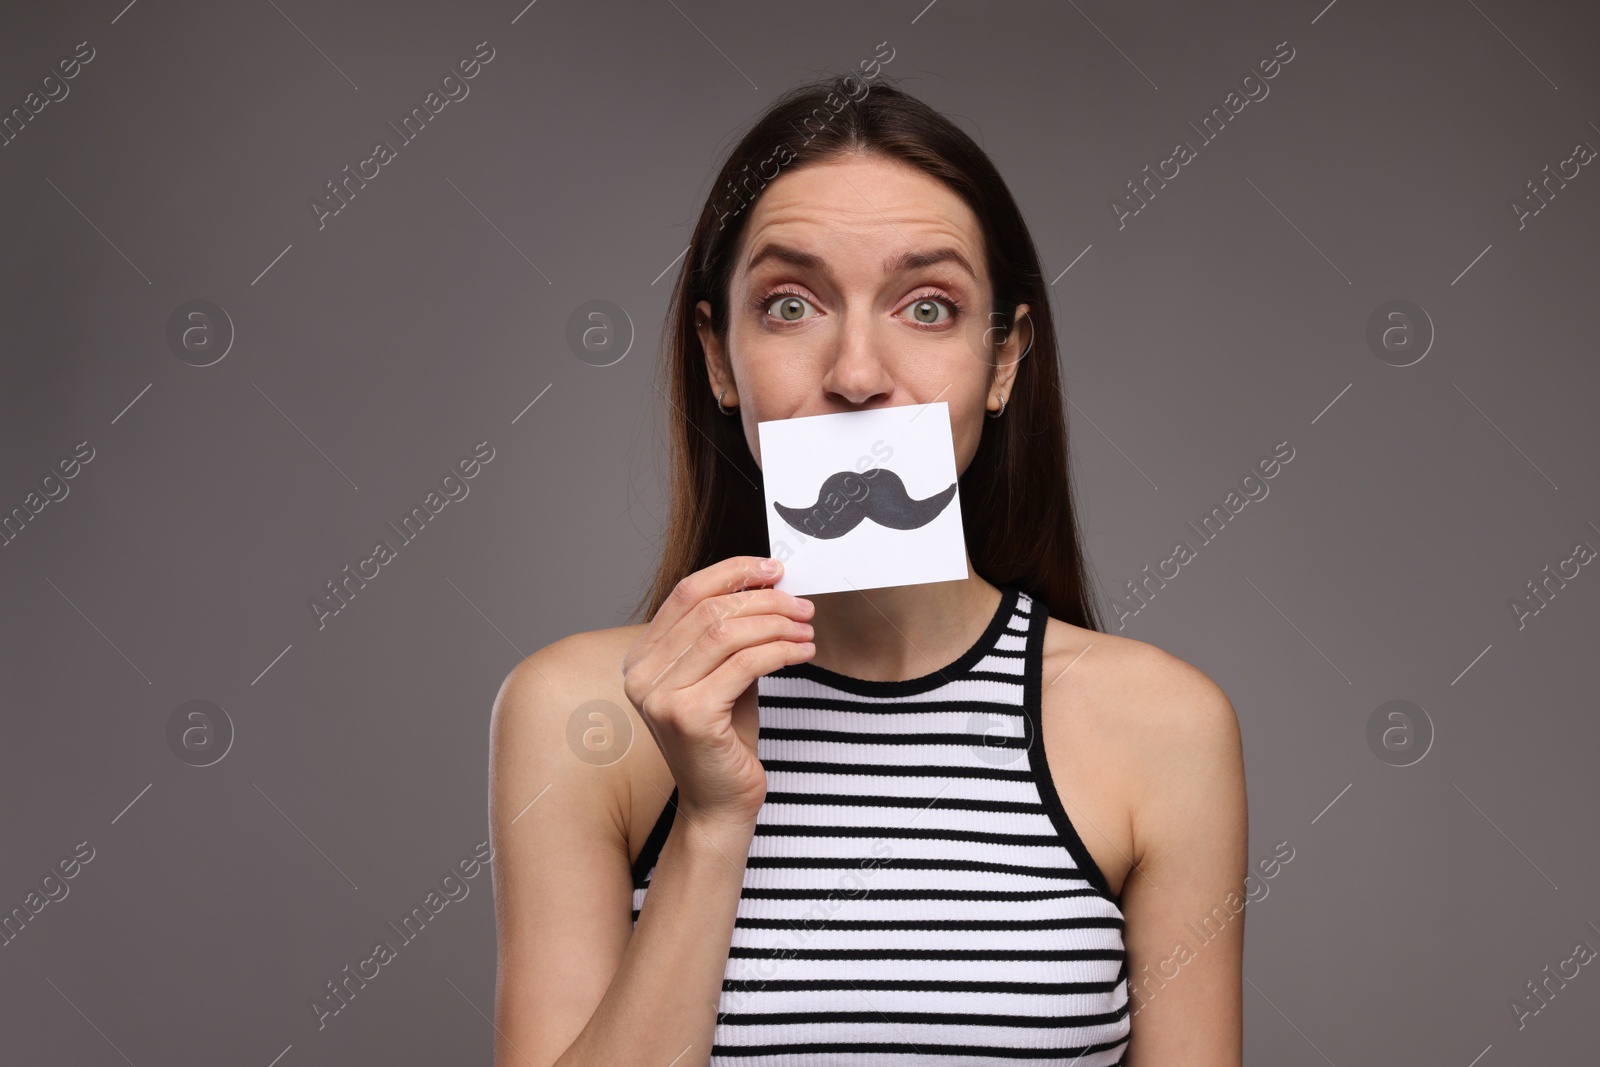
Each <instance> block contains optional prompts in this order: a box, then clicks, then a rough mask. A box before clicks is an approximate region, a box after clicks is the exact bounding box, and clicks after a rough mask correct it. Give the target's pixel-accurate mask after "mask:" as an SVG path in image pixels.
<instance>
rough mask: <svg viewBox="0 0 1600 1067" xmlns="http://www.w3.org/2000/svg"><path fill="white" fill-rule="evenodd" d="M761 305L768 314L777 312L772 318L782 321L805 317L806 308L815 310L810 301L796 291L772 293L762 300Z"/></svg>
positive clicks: (796, 320) (797, 319) (793, 320)
mask: <svg viewBox="0 0 1600 1067" xmlns="http://www.w3.org/2000/svg"><path fill="white" fill-rule="evenodd" d="M763 307H764V309H765V311H766V312H767V313H768V314H772V313H773V312H777V314H776V315H774V318H777V319H779V320H781V321H783V322H799V321H800V320H801V319H803V318H805V313H806V309H807V308H811V309H812V310H813V311H815V310H816V309H815V308H814V307H812V304H811V301H809V300H807V299H806V298H805V297H803V296H801V295H800V294H798V293H774V294H773V295H772V296H770V297H768V298H767V299H766V300H765V301H764V302H763Z"/></svg>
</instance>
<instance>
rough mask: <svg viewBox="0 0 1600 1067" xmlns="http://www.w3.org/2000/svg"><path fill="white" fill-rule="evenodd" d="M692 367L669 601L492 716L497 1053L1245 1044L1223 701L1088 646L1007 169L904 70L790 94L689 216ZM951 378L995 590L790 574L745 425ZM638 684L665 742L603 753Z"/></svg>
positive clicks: (1171, 1048)
mask: <svg viewBox="0 0 1600 1067" xmlns="http://www.w3.org/2000/svg"><path fill="white" fill-rule="evenodd" d="M667 357H668V359H667V363H666V373H667V374H668V376H669V379H670V380H669V383H668V386H667V387H666V388H665V389H664V394H665V395H666V396H667V398H668V400H669V401H670V404H669V408H670V410H669V411H668V412H667V415H668V418H669V420H670V423H671V427H672V431H671V433H672V446H673V468H672V479H673V481H672V513H671V518H670V523H669V528H668V537H667V541H666V546H665V551H664V553H663V558H662V561H661V565H660V569H659V571H658V572H657V575H656V578H655V581H654V584H653V587H652V588H651V590H650V592H649V594H648V596H647V597H646V599H645V602H644V604H643V605H641V607H642V608H643V610H644V614H645V617H646V618H647V619H648V620H649V621H648V622H646V623H641V624H638V625H633V626H624V627H620V628H617V629H610V630H601V631H596V632H591V633H581V634H575V635H573V636H571V637H568V638H565V639H563V640H560V641H557V642H555V643H554V644H552V645H550V646H548V647H546V648H543V649H541V650H539V651H538V652H537V653H535V654H534V655H532V656H530V657H528V659H527V660H525V661H524V662H523V663H521V664H519V665H518V666H517V667H516V668H515V669H514V670H513V671H511V673H510V674H509V675H508V676H507V678H506V680H505V683H504V685H503V686H502V687H501V690H500V693H499V695H498V697H497V699H496V701H495V708H494V716H493V725H492V730H491V736H492V746H493V754H492V772H493V773H492V778H493V782H492V786H491V791H490V819H491V830H492V833H493V835H494V842H495V856H496V862H495V866H494V874H495V899H496V911H497V916H498V935H499V952H500V957H499V965H500V966H499V982H498V995H497V1000H496V1011H495V1014H496V1026H497V1031H498V1038H497V1043H496V1063H497V1064H501V1065H507V1067H509V1065H511V1064H525V1065H533V1067H547V1065H551V1064H560V1065H562V1067H568V1065H576V1064H606V1065H611V1064H660V1065H663V1067H665V1065H668V1064H672V1065H674V1067H687V1065H690V1064H696V1065H704V1064H708V1063H710V1064H743V1065H749V1067H763V1065H765V1067H780V1065H781V1067H798V1065H813V1064H816V1065H821V1064H830V1065H833V1064H850V1065H868V1064H872V1065H876V1064H924V1063H937V1064H979V1063H986V1064H987V1063H998V1062H1005V1061H1011V1060H1020V1059H1029V1060H1032V1061H1033V1062H1034V1063H1052V1064H1055V1063H1059V1064H1067V1063H1072V1064H1076V1065H1077V1067H1102V1065H1107V1064H1125V1065H1129V1067H1168V1065H1171V1064H1176V1063H1182V1064H1184V1065H1185V1067H1223V1065H1237V1064H1239V1062H1240V1057H1241V1053H1240V1048H1241V1043H1242V1035H1241V1021H1240V1020H1241V1003H1240V1001H1241V992H1240V982H1241V959H1242V953H1243V925H1244V920H1243V915H1242V906H1243V898H1242V897H1241V896H1240V893H1241V891H1242V890H1243V888H1244V878H1245V873H1246V872H1245V847H1246V836H1247V834H1246V816H1245V791H1244V772H1243V765H1242V755H1241V751H1240V741H1239V732H1238V726H1237V723H1236V720H1235V716H1234V711H1233V708H1232V706H1231V705H1230V704H1229V702H1228V700H1227V698H1226V696H1224V695H1223V693H1222V692H1221V691H1220V690H1219V689H1218V688H1217V687H1216V686H1215V685H1214V684H1213V683H1212V682H1211V681H1210V680H1209V679H1208V678H1206V676H1205V675H1203V674H1201V673H1200V672H1199V671H1197V670H1196V669H1194V668H1193V667H1190V666H1189V665H1187V664H1185V663H1183V662H1182V661H1180V660H1177V659H1175V658H1174V657H1172V656H1169V655H1167V654H1166V653H1164V652H1161V651H1160V650H1158V649H1156V648H1154V647H1153V646H1151V645H1149V644H1146V643H1143V642H1139V641H1135V640H1132V639H1129V638H1124V637H1117V636H1112V635H1109V634H1105V633H1102V632H1100V628H1099V625H1098V622H1097V619H1096V615H1095V611H1094V608H1093V605H1092V603H1091V596H1090V590H1089V587H1088V584H1087V582H1086V581H1085V567H1084V561H1083V554H1082V551H1081V549H1080V547H1079V544H1078V538H1077V530H1076V518H1075V515H1074V512H1073V509H1072V503H1071V501H1072V498H1071V492H1070V487H1069V483H1068V477H1067V470H1068V467H1067V454H1066V434H1065V427H1064V422H1063V415H1062V400H1063V397H1062V394H1061V391H1060V384H1059V379H1058V374H1057V362H1056V360H1057V356H1056V347H1055V334H1054V327H1053V324H1052V319H1051V314H1050V307H1049V302H1048V299H1047V293H1046V286H1045V284H1044V282H1043V280H1042V275H1041V273H1040V267H1039V261H1038V256H1037V254H1036V252H1035V250H1034V247H1033V243H1032V240H1031V238H1030V237H1029V235H1028V232H1027V229H1026V227H1025V225H1024V223H1023V221H1022V217H1021V213H1020V212H1019V210H1018V208H1017V206H1016V204H1015V202H1014V201H1013V200H1012V198H1011V196H1010V193H1009V192H1008V191H1007V189H1006V186H1005V184H1004V182H1003V181H1002V180H1001V178H1000V176H999V175H998V173H997V172H996V171H995V169H994V167H993V165H992V164H991V163H990V162H989V160H988V158H987V157H986V156H985V155H984V153H983V151H982V150H981V149H979V148H978V146H977V145H976V144H974V143H973V141H972V140H971V139H970V138H969V137H968V136H967V135H966V134H965V133H963V132H962V131H961V130H960V129H959V128H958V127H956V126H955V125H953V124H952V123H950V122H949V121H948V120H946V119H945V118H944V117H942V116H940V115H939V114H938V113H936V112H934V111H933V110H931V109H930V108H928V107H927V106H926V105H924V104H922V103H921V102H919V101H917V100H915V99H914V98H912V97H910V96H909V95H906V94H905V93H903V92H901V91H899V90H897V89H895V88H892V87H890V86H888V85H887V84H883V83H879V84H875V85H872V86H870V87H869V86H868V85H867V84H866V83H865V82H862V81H860V80H857V79H852V78H848V77H847V78H843V79H836V80H831V81H828V82H823V83H818V84H814V85H809V86H803V87H801V88H800V89H797V90H794V91H793V92H791V93H789V94H788V95H786V96H785V97H784V98H783V99H781V100H779V101H778V102H777V103H776V104H774V105H773V106H772V108H771V109H770V110H769V111H768V112H767V113H766V114H765V115H763V116H762V117H761V119H760V120H759V121H757V123H756V124H755V125H754V127H752V129H751V130H750V131H749V132H748V133H747V134H746V135H745V136H744V138H743V139H742V140H741V141H740V143H739V144H738V146H737V147H736V148H735V149H734V150H733V152H732V154H731V156H730V157H729V159H728V161H727V162H726V164H725V165H724V166H723V168H722V172H721V174H720V176H719V178H718V180H717V182H716V185H715V188H714V191H713V193H712V195H711V197H710V198H709V199H708V200H707V203H706V204H705V206H704V208H703V209H702V211H701V213H700V217H699V221H698V224H697V225H696V227H695V231H694V234H693V238H692V241H691V243H690V246H689V250H688V253H687V255H686V256H685V257H684V261H683V267H682V272H681V273H680V275H679V277H678V281H677V285H676V287H675V289H674V293H673V307H672V318H671V321H670V323H669V332H668V335H667ZM936 400H939V401H943V402H945V403H947V404H948V410H949V417H950V421H951V430H952V434H953V438H954V443H955V450H956V461H957V468H958V470H960V471H961V472H962V473H961V478H960V500H961V509H962V522H963V528H964V530H965V535H966V545H967V553H968V567H967V571H968V573H967V577H966V579H965V580H962V581H953V582H939V583H933V584H922V585H912V586H900V587H892V588H877V589H868V590H865V591H851V592H842V593H828V594H820V595H817V596H815V597H814V598H797V597H794V596H791V595H790V594H788V593H785V592H780V591H779V590H777V589H775V588H773V586H774V583H775V582H776V581H777V575H778V573H781V562H778V561H774V562H777V569H776V570H773V571H763V570H761V569H760V564H761V563H762V557H763V556H764V554H765V553H766V551H767V540H766V536H765V535H766V526H765V523H764V519H763V512H762V507H763V494H762V492H761V489H760V484H761V483H760V451H759V438H758V435H757V432H756V426H757V424H758V423H759V422H762V421H766V420H769V419H784V418H794V417H799V416H805V415H817V414H825V413H831V412H840V411H856V410H862V409H868V408H879V407H892V406H896V405H909V404H926V403H930V402H933V401H936ZM619 664H620V666H621V669H620V670H619V669H618V667H619ZM597 701H598V702H602V703H595V702H597ZM603 702H609V705H608V704H607V703H603ZM608 706H614V707H615V709H616V718H617V721H616V722H612V723H608V724H605V725H607V726H609V727H612V728H615V729H616V730H617V731H618V733H619V736H620V735H625V734H627V733H628V729H629V728H630V726H637V725H640V724H642V725H643V726H644V727H646V728H647V729H648V730H649V731H650V734H651V736H652V737H653V739H654V741H655V744H654V745H648V744H636V745H632V746H631V748H629V749H628V751H627V753H626V756H625V757H623V758H615V759H612V760H610V761H608V760H606V759H596V758H594V757H593V755H592V754H589V755H588V757H587V758H580V757H583V756H584V755H585V753H583V752H579V747H580V746H576V745H574V744H571V743H569V738H570V737H571V736H573V729H574V723H575V722H577V723H578V726H579V727H580V728H581V727H584V726H586V725H588V723H589V722H591V721H593V722H601V721H602V720H603V719H604V718H605V716H604V715H603V714H602V715H599V716H598V718H597V717H596V714H595V710H594V709H596V708H601V709H604V708H606V707H608ZM623 709H630V710H626V711H625V710H623ZM634 716H637V719H636V720H635V719H634V718H633V717H634ZM758 723H759V730H758ZM635 732H636V731H635ZM758 737H759V740H758ZM575 753H577V755H575ZM535 800H537V803H533V801H535ZM1235 905H1236V906H1235ZM1201 937H1204V938H1205V940H1203V941H1202V940H1201Z"/></svg>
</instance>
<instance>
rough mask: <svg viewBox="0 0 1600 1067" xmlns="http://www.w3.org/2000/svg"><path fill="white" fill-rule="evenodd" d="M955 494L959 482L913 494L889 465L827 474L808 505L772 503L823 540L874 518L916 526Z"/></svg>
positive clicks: (903, 527)
mask: <svg viewBox="0 0 1600 1067" xmlns="http://www.w3.org/2000/svg"><path fill="white" fill-rule="evenodd" d="M955 495H956V483H955V482H951V483H950V485H949V486H948V487H947V488H945V489H942V490H940V491H939V492H937V493H935V494H933V495H932V496H930V497H928V498H927V499H925V500H912V499H911V494H910V493H907V492H906V483H905V482H903V481H901V480H900V476H899V475H898V474H896V473H895V472H894V471H892V470H889V469H888V468H886V467H874V468H872V469H871V470H869V471H863V472H861V473H857V472H855V471H838V472H836V473H834V474H830V475H828V477H827V478H825V479H823V482H822V488H821V489H819V490H817V502H816V503H815V504H812V505H810V506H808V507H803V508H791V507H787V506H785V505H783V504H779V503H777V502H776V501H774V502H773V505H772V506H773V508H774V509H775V510H776V511H777V513H778V514H779V515H780V516H782V517H783V521H784V522H786V523H788V524H789V525H790V526H792V527H794V528H795V529H796V530H799V531H800V532H801V533H803V534H809V535H810V536H812V537H820V538H821V539H823V540H824V541H829V540H832V539H833V538H835V537H843V536H844V535H845V534H847V533H849V532H850V531H851V530H854V529H855V528H856V527H857V526H859V525H861V520H863V519H871V520H872V521H873V522H875V523H877V524H878V525H879V526H887V527H888V528H889V529H891V530H915V529H917V528H918V527H919V526H926V525H928V523H930V522H932V521H933V520H934V519H936V518H937V517H938V516H939V513H940V512H942V511H943V510H944V509H945V505H947V504H949V503H950V501H951V500H953V499H954V498H955Z"/></svg>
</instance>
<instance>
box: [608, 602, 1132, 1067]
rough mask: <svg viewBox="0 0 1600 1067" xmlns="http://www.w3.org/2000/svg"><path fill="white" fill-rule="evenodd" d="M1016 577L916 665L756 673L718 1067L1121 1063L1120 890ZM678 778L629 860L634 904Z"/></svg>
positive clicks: (715, 1056) (1124, 1000)
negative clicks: (1049, 760) (751, 758)
mask: <svg viewBox="0 0 1600 1067" xmlns="http://www.w3.org/2000/svg"><path fill="white" fill-rule="evenodd" d="M1001 593H1002V598H1001V601H1000V606H999V608H998V609H997V610H996V612H995V615H994V618H993V619H992V620H991V621H990V623H989V625H988V627H987V628H986V629H985V631H984V633H983V635H982V637H980V638H979V639H978V641H977V643H976V644H975V645H973V646H972V648H970V649H968V650H967V651H966V652H965V653H964V654H963V655H962V656H961V657H960V658H959V659H957V660H956V661H955V662H954V663H951V664H950V665H949V666H947V667H945V668H944V669H942V670H938V671H934V672H933V673H931V674H927V675H924V676H922V677H920V678H912V679H909V680H907V681H891V682H884V681H867V680H863V679H858V678H851V677H849V676H846V675H842V674H837V673H835V672H833V671H829V670H827V669H825V668H822V667H817V666H815V665H813V664H811V663H797V664H792V665H790V666H786V667H782V668H780V669H778V670H776V671H774V672H772V673H771V674H768V675H765V676H763V677H761V678H760V679H758V680H757V705H758V718H759V722H760V735H759V739H758V741H757V749H756V755H757V757H758V758H759V759H760V760H761V763H762V766H763V767H765V769H766V772H767V795H766V801H765V803H764V804H763V805H762V807H761V809H760V811H759V813H758V815H757V818H756V827H755V835H754V837H753V838H752V839H751V843H750V851H749V855H748V857H747V859H746V861H745V873H744V888H743V891H742V892H741V893H740V897H739V906H738V913H737V918H736V920H735V924H734V930H733V940H732V945H731V946H730V948H729V950H728V962H727V967H726V970H725V971H724V976H723V982H722V994H721V1000H720V1003H719V1012H718V1015H717V1022H716V1028H715V1031H714V1034H713V1038H712V1041H713V1047H712V1053H711V1060H710V1062H711V1064H712V1067H730V1065H734V1064H738V1065H742V1067H823V1065H826V1067H847V1065H848V1067H868V1065H872V1067H878V1065H883V1064H891V1065H905V1067H911V1065H918V1067H922V1065H930V1064H937V1065H948V1067H979V1065H982V1064H990V1063H994V1064H998V1063H1001V1062H1011V1061H1015V1060H1032V1061H1034V1062H1035V1063H1040V1064H1071V1065H1073V1067H1110V1065H1114V1064H1120V1063H1121V1062H1122V1058H1123V1054H1124V1052H1125V1051H1126V1048H1127V1043H1128V1036H1129V1032H1130V1029H1131V1024H1132V1019H1131V1017H1130V1015H1129V1011H1128V983H1127V979H1128V970H1127V958H1126V955H1125V952H1124V946H1123V940H1122V931H1123V915H1122V909H1121V908H1120V906H1119V905H1118V902H1117V898H1116V897H1114V896H1112V894H1111V891H1110V887H1109V885H1108V884H1107V882H1106V879H1105V876H1104V874H1103V873H1102V872H1101V870H1100V869H1099V867H1098V866H1097V865H1096V864H1095V862H1094V859H1093V858H1092V857H1091V856H1090V854H1089V852H1088V850H1087V849H1086V848H1085V847H1084V845H1083V841H1082V840H1081V839H1080V838H1079V836H1078V833H1077V831H1076V830H1075V829H1074V828H1073V825H1072V822H1071V821H1070V820H1069V819H1068V817H1067V813H1066V809H1065V808H1064V807H1063V806H1062V804H1061V799H1060V796H1059V795H1058V794H1057V792H1056V789H1055V785H1054V783H1053V782H1052V780H1051V777H1050V772H1049V768H1048V765H1047V764H1046V762H1045V753H1044V746H1043V745H1042V744H1040V743H1039V738H1040V737H1041V736H1042V732H1041V729H1040V719H1041V707H1040V699H1041V675H1042V673H1043V646H1044V631H1045V623H1046V621H1047V616H1048V612H1047V611H1046V610H1045V608H1044V607H1043V604H1042V603H1040V602H1036V601H1035V600H1034V599H1033V598H1031V597H1030V596H1029V595H1028V594H1027V593H1025V592H1022V591H1021V590H1019V589H1015V588H1009V587H1002V589H1001ZM677 798H678V792H677V790H676V789H674V790H673V791H672V795H671V798H670V799H669V800H668V802H667V805H666V807H665V808H664V809H663V810H662V813H661V815H660V817H659V818H658V820H657V821H656V824H655V826H654V827H653V828H652V830H651V833H650V835H649V837H648V838H647V839H646V841H645V845H644V848H643V850H642V851H641V853H640V855H639V858H638V860H637V861H636V862H635V864H634V867H633V886H634V889H633V920H634V922H635V923H637V922H638V920H639V911H640V909H641V908H642V907H643V905H644V900H645V896H646V894H647V892H648V891H649V888H650V878H651V876H652V875H653V874H654V872H655V863H656V859H657V857H658V856H659V855H660V853H661V847H662V844H663V843H664V842H665V840H666V837H667V834H668V832H669V831H670V830H671V827H672V819H673V813H674V812H675V811H676V809H677Z"/></svg>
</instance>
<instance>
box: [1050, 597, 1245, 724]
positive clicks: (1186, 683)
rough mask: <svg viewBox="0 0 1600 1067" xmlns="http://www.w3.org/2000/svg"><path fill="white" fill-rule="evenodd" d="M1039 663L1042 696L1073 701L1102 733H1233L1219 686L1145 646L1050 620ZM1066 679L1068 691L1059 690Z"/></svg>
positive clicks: (1230, 712) (1227, 705)
mask: <svg viewBox="0 0 1600 1067" xmlns="http://www.w3.org/2000/svg"><path fill="white" fill-rule="evenodd" d="M1043 659H1044V677H1043V681H1042V684H1043V687H1044V689H1045V691H1046V692H1047V693H1048V692H1049V691H1050V690H1053V689H1054V690H1060V691H1062V695H1065V694H1074V695H1075V696H1076V698H1077V700H1076V702H1075V706H1077V707H1081V708H1085V709H1087V711H1086V713H1087V714H1090V715H1092V716H1093V717H1094V718H1095V719H1096V720H1097V721H1101V722H1102V723H1103V725H1104V726H1106V727H1107V728H1115V729H1119V730H1121V731H1131V732H1133V733H1135V734H1137V735H1140V736H1146V737H1150V736H1152V735H1157V734H1167V733H1169V732H1171V731H1177V732H1178V733H1179V734H1182V735H1184V736H1186V737H1189V738H1192V737H1193V736H1194V735H1195V734H1197V733H1198V734H1218V733H1220V734H1224V735H1225V734H1228V733H1230V732H1233V733H1237V731H1238V722H1237V718H1236V716H1235V714H1234V710H1233V705H1232V703H1231V702H1230V701H1229V700H1228V697H1227V694H1225V693H1224V692H1223V691H1222V688H1221V687H1220V686H1218V685H1217V684H1216V683H1215V682H1214V681H1212V680H1211V679H1210V678H1209V677H1208V676H1207V675H1206V674H1205V673H1204V672H1203V671H1201V670H1200V669H1199V668H1197V667H1195V666H1193V665H1191V664H1189V663H1186V662H1185V661H1183V660H1181V659H1179V658H1178V657H1177V656H1174V655H1172V654H1171V653H1169V652H1166V651H1163V650H1162V649H1160V648H1158V647H1156V646H1155V645H1152V644H1150V643H1149V642H1147V641H1139V640H1136V639H1134V638H1131V637H1121V636H1118V635H1116V634H1106V633H1100V632H1099V631H1096V630H1086V629H1084V628H1082V627H1080V626H1074V625H1072V624H1071V623H1068V622H1063V621H1062V620H1060V619H1055V618H1052V619H1050V620H1049V624H1048V626H1047V627H1046V629H1045V637H1044V650H1043ZM1068 679H1070V680H1071V684H1070V685H1065V683H1066V682H1067V680H1068ZM1058 682H1060V683H1063V685H1064V686H1065V688H1064V689H1063V685H1057V684H1056V683H1058ZM1047 699H1048V698H1047Z"/></svg>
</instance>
